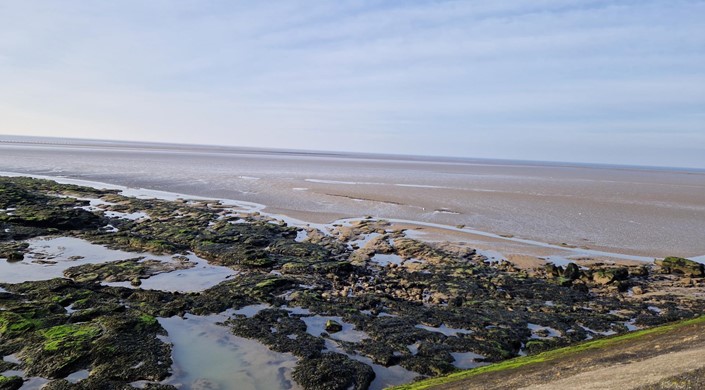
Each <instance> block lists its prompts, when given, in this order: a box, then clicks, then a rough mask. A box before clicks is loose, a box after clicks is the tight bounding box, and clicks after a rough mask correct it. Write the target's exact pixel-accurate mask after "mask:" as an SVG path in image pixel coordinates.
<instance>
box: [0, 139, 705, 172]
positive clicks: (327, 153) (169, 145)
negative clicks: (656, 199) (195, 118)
mask: <svg viewBox="0 0 705 390" xmlns="http://www.w3.org/2000/svg"><path fill="white" fill-rule="evenodd" d="M4 137H17V138H19V139H20V140H12V139H5V138H4ZM42 139H45V140H57V141H58V140H61V141H70V142H71V141H72V142H76V144H69V143H58V142H57V143H47V142H39V140H42ZM81 142H83V143H84V144H83V145H82V144H80V143H81ZM90 143H97V144H94V145H92V144H90ZM107 143H113V144H115V145H108V144H107ZM0 144H6V145H7V144H21V145H36V146H57V147H61V146H75V147H90V146H93V147H101V146H102V147H108V148H109V147H111V146H112V147H119V146H129V145H131V144H132V145H135V146H136V145H142V146H145V147H146V148H149V149H153V150H157V149H158V148H156V147H157V146H160V147H162V148H163V149H166V150H169V149H171V150H174V151H178V150H179V148H181V149H185V148H186V147H196V148H201V149H206V150H208V149H210V150H211V151H213V152H215V151H218V150H220V151H227V150H230V151H232V152H236V151H238V152H245V151H250V152H270V153H272V154H292V155H293V154H302V155H307V156H309V157H348V158H358V159H359V158H371V159H383V160H397V161H410V160H412V161H413V160H418V161H428V162H448V163H473V162H475V163H477V162H486V163H489V162H493V163H499V164H506V165H509V164H517V163H518V164H522V165H527V166H530V165H532V164H533V165H538V166H554V167H575V168H594V169H615V168H616V169H635V170H660V171H685V172H693V171H695V172H701V173H705V167H693V166H690V167H686V166H659V165H640V164H613V163H603V162H577V161H561V160H522V159H511V158H491V157H468V156H454V155H453V156H439V155H431V154H408V153H379V152H364V151H352V150H321V149H287V148H269V147H261V146H241V145H214V144H207V143H203V144H200V143H183V142H165V141H145V140H124V139H123V140H120V139H109V138H75V137H55V136H37V135H17V134H0ZM101 144H103V145H101ZM120 144H122V145H120Z"/></svg>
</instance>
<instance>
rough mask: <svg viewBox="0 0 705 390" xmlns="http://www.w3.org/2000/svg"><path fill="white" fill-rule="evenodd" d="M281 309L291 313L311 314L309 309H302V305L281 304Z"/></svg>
mask: <svg viewBox="0 0 705 390" xmlns="http://www.w3.org/2000/svg"><path fill="white" fill-rule="evenodd" d="M282 309H284V310H286V311H288V312H289V313H291V314H298V315H311V314H312V313H311V310H309V309H304V308H303V307H298V306H295V307H286V306H282Z"/></svg>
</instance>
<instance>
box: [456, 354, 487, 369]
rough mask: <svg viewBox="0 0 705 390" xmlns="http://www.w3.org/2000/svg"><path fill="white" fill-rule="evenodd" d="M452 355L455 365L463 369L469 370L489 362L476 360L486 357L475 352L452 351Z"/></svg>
mask: <svg viewBox="0 0 705 390" xmlns="http://www.w3.org/2000/svg"><path fill="white" fill-rule="evenodd" d="M450 355H451V356H453V359H455V361H454V362H453V365H454V366H455V367H458V368H460V369H462V370H467V369H469V368H475V367H479V366H484V365H487V364H488V363H483V362H478V361H476V360H477V359H484V358H485V357H484V356H482V355H479V354H476V353H473V352H451V354H450Z"/></svg>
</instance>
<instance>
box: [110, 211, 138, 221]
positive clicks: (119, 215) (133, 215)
mask: <svg viewBox="0 0 705 390" xmlns="http://www.w3.org/2000/svg"><path fill="white" fill-rule="evenodd" d="M105 216H106V217H108V218H124V219H130V220H132V221H139V220H141V219H149V215H148V214H147V213H145V212H142V211H137V212H134V213H123V212H120V211H105Z"/></svg>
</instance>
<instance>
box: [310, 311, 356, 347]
mask: <svg viewBox="0 0 705 390" xmlns="http://www.w3.org/2000/svg"><path fill="white" fill-rule="evenodd" d="M301 320H302V321H303V322H305V323H306V332H308V333H309V334H310V335H312V336H316V337H318V336H320V335H321V333H323V332H326V333H329V334H330V336H329V337H330V338H332V339H336V340H340V341H349V342H351V343H359V342H360V341H362V340H364V339H366V338H369V337H370V336H368V335H367V333H365V332H362V331H359V330H355V326H354V325H352V324H348V323H347V322H344V321H343V319H342V318H341V317H325V316H319V315H314V316H310V317H301ZM328 320H332V321H335V322H337V323H339V324H340V325H342V326H343V330H341V331H340V332H335V333H330V332H327V331H326V321H328Z"/></svg>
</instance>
